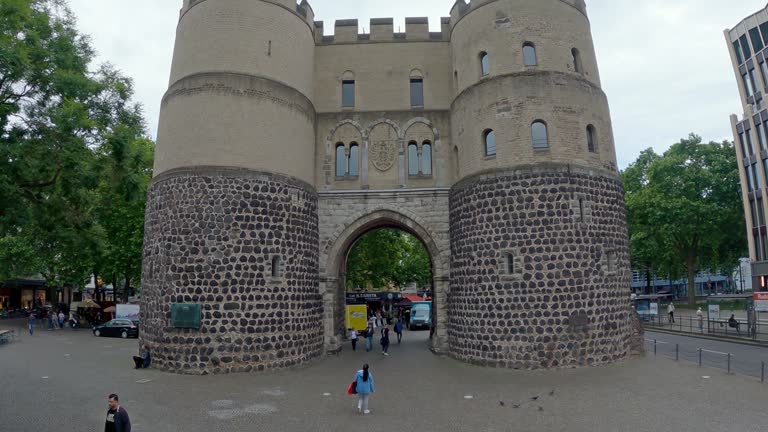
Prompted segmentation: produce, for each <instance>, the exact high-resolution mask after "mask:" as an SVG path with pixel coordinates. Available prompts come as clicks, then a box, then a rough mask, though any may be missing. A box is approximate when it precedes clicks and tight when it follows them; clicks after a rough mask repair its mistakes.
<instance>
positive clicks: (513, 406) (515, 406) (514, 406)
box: [512, 404, 520, 408]
mask: <svg viewBox="0 0 768 432" xmlns="http://www.w3.org/2000/svg"><path fill="white" fill-rule="evenodd" d="M512 408H520V405H517V404H515V405H512Z"/></svg>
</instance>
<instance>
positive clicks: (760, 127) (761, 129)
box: [755, 123, 768, 150]
mask: <svg viewBox="0 0 768 432" xmlns="http://www.w3.org/2000/svg"><path fill="white" fill-rule="evenodd" d="M755 130H756V131H757V142H758V143H760V149H761V150H768V143H766V140H765V124H764V123H760V124H756V125H755Z"/></svg>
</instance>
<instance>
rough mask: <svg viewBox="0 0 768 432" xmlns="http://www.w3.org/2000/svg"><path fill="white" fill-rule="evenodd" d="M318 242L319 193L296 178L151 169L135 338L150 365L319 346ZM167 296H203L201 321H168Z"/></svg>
mask: <svg viewBox="0 0 768 432" xmlns="http://www.w3.org/2000/svg"><path fill="white" fill-rule="evenodd" d="M318 244H319V241H318V219H317V195H316V194H315V192H314V190H313V188H312V187H311V186H309V185H307V184H305V183H303V182H300V181H297V180H293V179H290V178H288V177H283V176H278V175H271V174H263V173H257V172H253V171H248V170H238V169H223V168H210V169H209V168H195V169H190V170H176V171H171V172H166V173H164V174H162V175H161V176H159V177H157V178H156V179H155V180H154V182H153V185H152V187H151V189H150V192H149V197H148V201H147V218H146V229H145V249H144V263H143V275H142V305H141V339H142V341H141V343H142V344H144V343H149V344H150V346H151V348H152V355H153V365H154V366H156V367H157V368H159V369H162V370H167V371H172V372H176V373H188V374H207V373H229V372H249V371H255V370H267V369H278V368H285V367H290V366H293V365H298V364H301V363H305V362H307V361H308V360H310V359H311V358H313V357H316V356H318V355H320V354H321V353H322V347H323V329H322V326H321V325H320V323H321V322H322V317H323V304H322V298H321V296H320V293H319V286H318ZM275 257H279V260H280V266H281V270H280V271H279V275H278V277H273V273H272V263H273V259H274V258H275ZM172 303H200V304H202V308H203V319H202V328H201V329H200V330H199V331H198V330H186V329H175V328H172V327H171V304H172Z"/></svg>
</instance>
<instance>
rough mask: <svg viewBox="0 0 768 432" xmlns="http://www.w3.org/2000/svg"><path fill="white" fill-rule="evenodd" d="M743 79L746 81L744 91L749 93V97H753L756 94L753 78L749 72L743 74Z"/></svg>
mask: <svg viewBox="0 0 768 432" xmlns="http://www.w3.org/2000/svg"><path fill="white" fill-rule="evenodd" d="M741 79H742V81H744V91H745V92H746V93H747V97H752V96H753V95H754V94H755V90H754V88H753V87H752V80H751V79H750V77H749V74H747V73H743V74H741Z"/></svg>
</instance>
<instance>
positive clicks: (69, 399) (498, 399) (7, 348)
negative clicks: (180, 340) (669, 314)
mask: <svg viewBox="0 0 768 432" xmlns="http://www.w3.org/2000/svg"><path fill="white" fill-rule="evenodd" d="M9 324H11V325H19V326H20V325H21V323H18V324H13V322H10V321H0V328H3V327H5V328H8V326H9ZM17 330H18V327H17ZM426 337H427V332H406V334H405V340H404V343H403V345H400V346H398V345H397V344H395V345H393V346H392V348H391V356H389V357H383V356H382V355H381V354H380V353H377V352H372V353H366V352H364V351H358V352H354V353H353V352H351V350H350V349H349V347H345V350H344V351H343V352H342V353H341V355H340V356H339V357H335V356H331V357H329V358H325V359H322V360H318V361H317V362H315V363H314V364H312V365H311V366H308V367H304V368H300V369H295V370H291V371H285V372H280V373H270V374H261V375H259V374H251V375H229V376H204V377H200V376H179V375H171V374H166V373H162V372H158V371H155V370H148V371H136V370H133V369H131V359H130V356H131V355H133V354H134V352H135V351H136V349H137V342H136V340H121V339H107V338H96V337H94V336H92V335H91V334H90V331H88V330H61V331H55V332H50V331H47V330H40V331H38V332H36V333H35V335H34V336H29V335H28V334H26V333H23V334H22V335H21V337H20V338H19V339H18V340H17V341H15V342H13V343H11V344H7V345H3V346H0V419H1V420H0V430H2V431H14V432H16V431H38V430H42V429H51V428H54V429H55V430H56V431H57V432H68V431H77V432H83V431H100V430H102V429H103V419H104V415H105V412H106V395H107V394H109V393H110V392H116V393H118V394H119V395H120V397H121V402H122V404H123V406H125V407H126V409H127V410H128V412H129V413H130V415H131V419H132V422H133V426H134V427H133V430H134V431H135V432H142V431H147V432H164V431H168V432H171V431H173V432H175V431H185V432H195V431H217V432H229V431H286V432H293V431H302V432H304V431H334V432H335V431H341V432H344V431H360V430H365V431H393V430H396V431H427V432H429V431H481V432H495V431H499V432H501V431H512V430H520V431H532V430H536V431H564V430H567V431H589V432H594V431H610V432H616V431H633V432H634V431H653V432H657V431H687V430H696V431H697V432H707V431H723V430H738V431H759V430H765V429H764V428H765V424H766V423H768V414H766V411H765V395H766V392H767V391H768V385H764V384H760V383H759V382H756V380H755V379H754V378H744V377H740V376H733V375H726V374H725V373H724V372H722V371H719V370H715V369H706V368H704V369H699V368H697V367H696V366H695V365H691V364H689V363H675V362H674V361H672V360H668V359H664V358H655V359H654V358H652V357H648V358H638V359H633V360H630V361H627V362H623V363H621V364H618V365H614V366H608V367H600V368H588V369H578V370H559V371H547V372H517V371H509V370H498V369H484V368H479V367H475V366H470V365H466V364H463V363H459V362H457V361H454V360H451V359H447V358H442V357H436V356H434V355H432V354H431V353H430V352H429V351H428V350H427V348H426ZM363 362H369V363H370V364H371V371H372V372H373V374H374V376H375V379H376V388H377V392H376V394H375V395H373V397H372V398H371V410H372V414H371V415H370V416H367V417H362V416H359V415H358V414H357V413H356V410H355V399H354V398H352V397H351V396H347V395H346V394H345V390H346V388H347V386H348V385H349V383H350V382H351V380H352V377H353V375H354V373H355V371H356V369H357V368H359V367H360V365H361V364H362V363H363ZM703 376H709V377H708V378H704V377H703Z"/></svg>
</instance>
